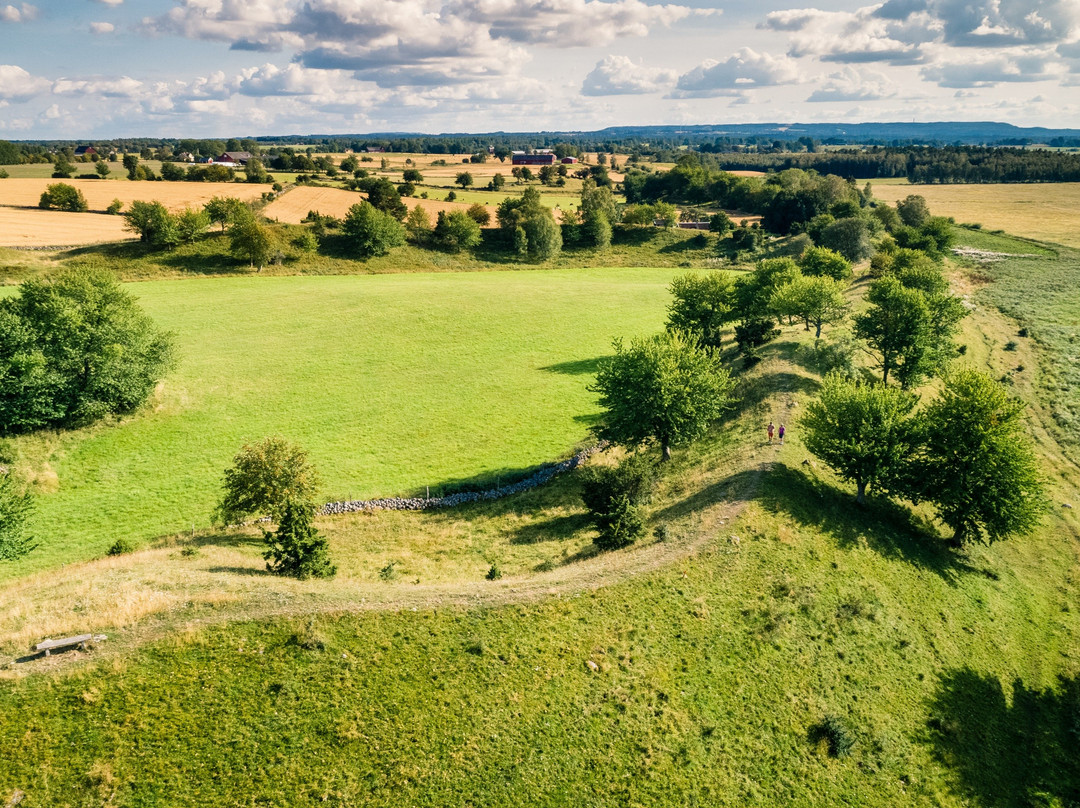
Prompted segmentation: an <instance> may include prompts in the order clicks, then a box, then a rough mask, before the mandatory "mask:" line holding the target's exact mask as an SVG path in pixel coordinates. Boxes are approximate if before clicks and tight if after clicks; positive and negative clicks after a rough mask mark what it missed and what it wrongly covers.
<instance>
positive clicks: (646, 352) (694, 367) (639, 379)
mask: <svg viewBox="0 0 1080 808" xmlns="http://www.w3.org/2000/svg"><path fill="white" fill-rule="evenodd" d="M613 345H614V348H615V356H613V357H611V358H610V359H608V360H607V361H605V362H604V363H603V364H602V365H601V367H600V370H599V371H598V372H597V374H596V382H595V384H594V385H593V386H592V387H590V388H589V389H590V390H591V391H593V392H595V393H599V394H600V406H602V407H603V408H604V409H606V410H607V412H606V413H605V414H604V418H603V425H602V426H601V427H600V429H599V430H598V431H599V434H600V437H602V438H605V439H607V440H611V441H614V442H615V443H621V444H625V445H628V446H637V445H639V444H641V443H646V442H651V441H655V442H656V443H658V444H659V445H660V454H661V458H662V459H663V460H665V461H666V460H669V459H670V458H671V447H672V446H679V445H682V444H686V443H690V442H692V441H694V440H696V439H697V438H699V437H701V435H703V434H704V433H705V430H706V429H707V428H708V426H709V424H710V423H712V422H713V421H714V420H716V419H717V418H718V417H719V416H720V414H721V413H722V412H723V411H724V409H726V407H727V406H728V404H729V402H730V399H729V394H730V392H731V388H732V381H731V376H730V374H729V373H728V371H727V370H726V369H725V368H724V367H723V363H722V362H721V360H720V356H719V354H718V353H717V352H716V351H714V350H713V349H712V348H707V347H703V346H701V345H699V344H698V342H697V340H696V339H695V338H694V337H693V336H692V335H690V334H687V333H685V332H682V331H668V332H665V333H664V334H661V335H659V336H655V337H650V338H645V339H635V340H632V341H631V343H630V345H629V347H624V346H623V342H622V340H621V339H618V340H615V342H614V343H613Z"/></svg>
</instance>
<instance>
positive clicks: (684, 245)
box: [657, 233, 709, 253]
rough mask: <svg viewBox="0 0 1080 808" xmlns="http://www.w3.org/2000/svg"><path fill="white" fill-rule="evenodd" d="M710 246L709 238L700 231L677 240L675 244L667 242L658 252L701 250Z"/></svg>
mask: <svg viewBox="0 0 1080 808" xmlns="http://www.w3.org/2000/svg"><path fill="white" fill-rule="evenodd" d="M708 246H709V238H708V236H706V235H705V234H704V233H698V234H697V235H696V236H691V237H690V238H688V239H686V240H685V241H676V242H674V243H673V244H665V245H664V246H663V247H661V248H660V249H659V250H657V252H659V253H688V252H700V251H701V250H704V249H706V248H707V247H708Z"/></svg>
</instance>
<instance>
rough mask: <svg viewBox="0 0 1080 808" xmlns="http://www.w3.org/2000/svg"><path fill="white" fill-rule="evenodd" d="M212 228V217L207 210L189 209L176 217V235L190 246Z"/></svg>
mask: <svg viewBox="0 0 1080 808" xmlns="http://www.w3.org/2000/svg"><path fill="white" fill-rule="evenodd" d="M209 226H210V216H209V214H207V212H206V211H205V210H198V209H197V208H187V209H185V210H182V211H181V212H180V213H178V214H177V215H176V235H177V237H178V238H179V239H180V241H181V242H182V243H184V244H190V243H191V242H193V241H194V240H195V239H197V238H198V237H199V236H201V235H202V234H203V233H205V232H206V228H208V227H209Z"/></svg>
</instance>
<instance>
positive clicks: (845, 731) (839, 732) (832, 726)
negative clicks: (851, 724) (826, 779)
mask: <svg viewBox="0 0 1080 808" xmlns="http://www.w3.org/2000/svg"><path fill="white" fill-rule="evenodd" d="M809 736H810V742H811V743H815V744H816V743H821V742H822V741H824V742H825V743H826V744H827V745H828V749H829V757H834V758H842V757H847V756H848V755H849V754H851V750H852V748H853V747H854V746H855V736H854V735H853V734H852V732H851V730H850V729H849V728H848V726H847V723H846V722H845V721H844V719H842V718H840V717H839V716H837V715H833V714H831V713H829V714H826V715H825V717H824V718H823V719H821V721H819V722H818V723H817V724H814V726H812V727H810V732H809Z"/></svg>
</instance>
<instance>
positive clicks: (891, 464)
mask: <svg viewBox="0 0 1080 808" xmlns="http://www.w3.org/2000/svg"><path fill="white" fill-rule="evenodd" d="M916 401H917V399H916V397H915V396H914V395H913V394H911V393H908V392H906V391H904V390H898V389H896V388H895V387H885V386H884V385H867V384H859V383H857V382H854V381H851V380H849V379H845V378H844V377H843V376H841V375H840V374H838V373H830V374H829V375H828V376H826V377H825V379H824V381H823V382H822V384H821V389H820V391H819V392H818V395H817V397H816V398H815V399H813V400H812V401H811V402H810V403H809V404H808V405H807V407H806V414H805V415H803V417H802V418H801V419H800V420H799V426H800V427H801V428H802V434H803V444H804V445H805V446H806V448H807V450H808V451H810V452H811V453H812V454H813V455H815V456H816V457H819V458H820V459H821V460H822V461H823V462H825V463H826V464H827V465H828V466H829V467H830V468H831V469H832V470H833V471H835V472H836V473H837V475H839V476H840V478H841V479H844V480H849V481H850V482H853V483H855V488H856V495H855V501H856V502H858V503H859V504H862V503H864V502H865V501H866V489H867V486H876V487H880V486H887V485H889V484H890V483H891V482H892V481H893V480H895V479H897V477H898V476H899V475H900V474H901V473H902V471H903V469H904V467H905V465H906V464H907V463H908V461H909V460H910V458H911V454H912V451H913V450H914V444H915V429H914V424H913V421H912V418H911V411H912V409H913V408H914V406H915V403H916Z"/></svg>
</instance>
